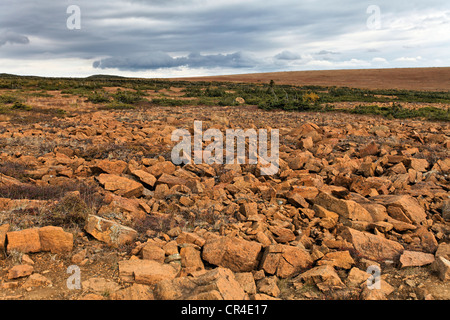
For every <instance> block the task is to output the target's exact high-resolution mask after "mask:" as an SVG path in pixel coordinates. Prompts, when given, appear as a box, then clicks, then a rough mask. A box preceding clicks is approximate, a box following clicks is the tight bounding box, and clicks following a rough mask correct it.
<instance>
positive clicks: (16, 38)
mask: <svg viewBox="0 0 450 320" xmlns="http://www.w3.org/2000/svg"><path fill="white" fill-rule="evenodd" d="M7 43H9V44H28V43H30V39H28V37H26V36H24V35H21V34H18V33H15V32H11V31H6V32H3V33H1V34H0V47H1V46H3V45H5V44H7Z"/></svg>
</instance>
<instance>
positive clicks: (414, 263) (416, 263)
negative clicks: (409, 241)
mask: <svg viewBox="0 0 450 320" xmlns="http://www.w3.org/2000/svg"><path fill="white" fill-rule="evenodd" d="M433 262H434V255H432V254H431V253H425V252H417V251H408V250H405V251H404V252H403V254H402V255H401V256H400V264H401V267H402V268H405V267H421V266H425V265H427V264H431V263H433Z"/></svg>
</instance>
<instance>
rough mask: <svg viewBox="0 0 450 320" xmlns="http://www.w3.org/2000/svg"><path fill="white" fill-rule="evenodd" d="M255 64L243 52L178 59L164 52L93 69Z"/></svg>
mask: <svg viewBox="0 0 450 320" xmlns="http://www.w3.org/2000/svg"><path fill="white" fill-rule="evenodd" d="M254 64H255V61H253V60H252V59H251V58H250V57H249V56H247V55H245V54H243V53H242V52H236V53H232V54H215V55H201V54H199V53H191V54H189V55H188V56H185V57H177V58H173V57H171V56H170V55H169V54H167V53H164V52H154V53H149V54H147V55H144V56H135V57H115V58H105V59H102V60H98V61H95V62H94V64H93V67H94V68H100V69H111V68H116V69H119V70H152V69H164V68H174V67H181V66H185V67H191V68H219V67H221V68H250V67H252V66H254Z"/></svg>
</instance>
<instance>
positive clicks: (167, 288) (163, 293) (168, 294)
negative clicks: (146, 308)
mask: <svg viewBox="0 0 450 320" xmlns="http://www.w3.org/2000/svg"><path fill="white" fill-rule="evenodd" d="M154 294H155V298H156V299H159V300H244V299H245V298H246V296H247V295H246V293H245V292H244V290H243V289H242V287H241V286H240V285H239V283H238V282H237V281H236V278H235V276H234V274H233V272H232V271H231V270H229V269H226V268H221V267H219V268H216V269H213V270H210V271H207V272H205V273H204V274H202V275H200V276H197V277H181V278H176V279H173V280H170V279H167V280H162V281H160V282H158V283H157V284H156V286H155V290H154Z"/></svg>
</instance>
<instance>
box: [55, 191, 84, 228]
mask: <svg viewBox="0 0 450 320" xmlns="http://www.w3.org/2000/svg"><path fill="white" fill-rule="evenodd" d="M92 211H93V209H92V208H89V206H88V205H87V204H86V202H85V201H84V200H83V199H82V197H81V194H80V192H78V191H76V192H68V193H67V194H66V195H65V196H64V197H63V198H62V199H61V200H59V201H58V203H57V204H56V205H55V206H54V207H53V208H52V209H51V210H50V212H49V213H48V214H47V215H48V219H49V220H50V222H51V224H52V225H58V226H73V225H78V226H83V225H84V224H85V222H86V219H87V217H88V215H89V214H90V213H92Z"/></svg>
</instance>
